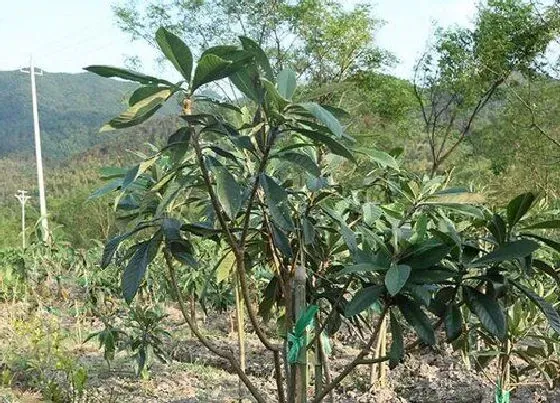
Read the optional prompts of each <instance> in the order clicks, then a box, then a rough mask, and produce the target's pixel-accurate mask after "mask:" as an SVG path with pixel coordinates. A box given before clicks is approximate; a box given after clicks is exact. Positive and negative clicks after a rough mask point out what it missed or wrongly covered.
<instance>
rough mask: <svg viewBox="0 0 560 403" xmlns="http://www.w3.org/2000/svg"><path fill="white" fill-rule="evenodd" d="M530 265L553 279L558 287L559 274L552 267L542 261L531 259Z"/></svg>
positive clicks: (559, 281) (559, 283) (559, 284)
mask: <svg viewBox="0 0 560 403" xmlns="http://www.w3.org/2000/svg"><path fill="white" fill-rule="evenodd" d="M532 265H533V267H534V268H536V269H537V270H540V271H542V272H543V273H545V274H547V275H549V276H550V277H552V278H553V279H554V281H556V284H558V286H559V287H560V273H558V271H557V270H556V269H555V268H554V267H552V266H551V265H549V264H548V263H546V262H544V261H542V260H538V259H533V260H532Z"/></svg>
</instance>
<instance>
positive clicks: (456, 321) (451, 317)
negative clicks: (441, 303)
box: [444, 303, 463, 343]
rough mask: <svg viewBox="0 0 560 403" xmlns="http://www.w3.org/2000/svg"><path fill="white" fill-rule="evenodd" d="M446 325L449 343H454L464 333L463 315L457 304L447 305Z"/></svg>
mask: <svg viewBox="0 0 560 403" xmlns="http://www.w3.org/2000/svg"><path fill="white" fill-rule="evenodd" d="M444 324H445V335H446V336H447V342H448V343H452V342H453V341H455V340H456V339H457V338H458V337H459V336H460V335H461V333H462V332H463V314H462V313H461V309H460V308H459V306H458V305H457V304H455V303H452V304H449V305H447V307H446V309H445V317H444Z"/></svg>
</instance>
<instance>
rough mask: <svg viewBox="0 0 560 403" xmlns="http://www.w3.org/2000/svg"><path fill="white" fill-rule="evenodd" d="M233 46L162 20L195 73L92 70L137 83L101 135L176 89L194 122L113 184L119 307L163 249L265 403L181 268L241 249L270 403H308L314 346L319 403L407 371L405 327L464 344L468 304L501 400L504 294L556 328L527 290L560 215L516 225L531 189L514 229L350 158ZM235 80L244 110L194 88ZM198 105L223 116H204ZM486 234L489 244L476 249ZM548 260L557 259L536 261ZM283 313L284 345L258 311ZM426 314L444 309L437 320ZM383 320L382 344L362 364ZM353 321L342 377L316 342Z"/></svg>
mask: <svg viewBox="0 0 560 403" xmlns="http://www.w3.org/2000/svg"><path fill="white" fill-rule="evenodd" d="M240 41H241V47H239V46H237V47H233V46H216V47H212V48H209V49H208V50H206V51H205V52H204V53H203V54H202V55H201V57H200V58H199V60H198V63H196V66H194V63H193V58H192V54H191V51H190V49H189V48H188V47H187V46H186V45H185V44H184V43H183V42H182V41H181V40H180V39H179V38H178V37H177V36H176V35H174V34H172V33H171V32H169V31H167V30H166V29H165V28H160V29H158V31H157V33H156V42H157V43H158V45H159V46H160V48H161V50H162V52H163V53H164V55H165V56H166V58H167V59H168V60H169V61H170V62H171V63H172V64H173V65H174V67H175V68H176V69H177V71H178V72H179V73H180V74H181V75H182V76H183V77H184V81H183V82H180V83H172V82H170V81H168V80H165V79H160V78H156V77H151V76H146V75H143V74H140V73H136V72H131V71H128V70H123V69H118V68H114V67H109V66H90V67H89V68H87V70H89V71H92V72H95V73H97V74H99V75H101V76H104V77H118V78H121V79H126V80H131V81H135V82H138V83H141V84H143V86H142V87H140V88H139V89H137V90H136V91H135V92H134V94H133V95H132V96H131V98H130V100H129V105H130V107H129V109H127V110H126V111H125V112H123V113H122V114H121V115H120V116H118V117H117V118H115V119H113V120H111V121H110V122H109V123H108V125H107V127H106V128H108V129H118V128H123V127H131V126H135V125H138V124H140V123H142V122H144V121H145V120H147V119H148V118H150V117H151V116H153V114H154V113H155V112H156V111H157V110H158V109H159V108H160V107H161V106H162V104H163V103H164V102H165V101H166V100H168V99H169V98H170V97H171V96H172V95H173V94H175V93H179V94H182V95H183V96H184V97H185V102H183V110H182V115H181V119H182V121H183V124H182V125H181V127H180V128H178V130H177V131H176V132H175V133H174V134H172V135H171V136H170V137H169V139H168V142H167V145H166V146H165V147H163V148H161V149H158V150H154V154H153V155H150V156H146V158H145V159H143V161H142V162H140V163H139V164H137V165H135V166H133V167H132V168H131V169H129V170H128V171H127V172H126V174H124V175H115V177H114V179H113V181H112V182H110V184H109V185H107V186H106V187H105V190H106V191H116V194H117V196H116V202H115V205H116V207H117V209H118V210H119V211H121V212H122V214H123V218H124V219H125V222H126V223H127V224H128V225H127V229H126V231H125V232H123V233H122V234H120V235H118V236H117V237H115V238H113V239H111V240H109V242H107V245H106V247H105V251H104V253H103V257H102V262H101V266H102V267H106V266H107V265H108V264H109V262H110V261H111V260H112V259H113V257H114V256H115V253H116V251H117V249H118V248H119V247H127V250H126V252H125V253H124V254H122V255H123V259H122V261H121V263H123V268H124V270H123V275H122V281H121V283H122V289H123V294H124V297H125V300H126V301H127V302H128V303H130V302H132V301H133V300H134V298H135V296H136V294H137V292H138V289H139V287H140V286H141V284H142V283H143V281H144V277H145V275H146V272H147V270H148V268H149V265H150V263H151V262H152V261H153V260H154V258H155V257H156V255H158V254H159V253H162V254H163V256H164V260H165V263H166V275H167V279H168V282H169V284H170V285H171V289H172V290H173V294H174V298H175V299H176V300H177V302H178V303H179V306H180V308H181V312H182V314H183V317H184V319H185V321H186V322H187V324H188V326H189V327H190V329H191V331H192V333H193V335H194V336H195V337H196V338H197V339H198V340H199V341H200V342H201V343H202V344H203V345H204V346H205V347H206V348H207V349H208V350H209V351H211V352H212V353H214V354H216V355H217V356H219V357H221V358H223V359H224V360H226V361H227V362H228V363H229V365H230V367H231V368H232V369H233V371H235V373H236V374H237V375H238V377H239V379H240V380H241V381H242V382H243V384H244V385H245V386H246V387H247V389H248V390H249V391H250V393H251V395H252V396H253V397H254V398H255V399H256V400H257V401H258V402H265V401H267V398H266V397H265V396H264V394H263V393H262V391H261V390H259V388H258V387H257V386H256V385H255V384H254V382H252V381H251V379H250V378H249V376H248V375H247V372H246V371H245V368H244V366H243V358H242V357H239V358H238V357H236V356H235V355H234V354H233V353H232V352H231V351H230V350H229V349H226V348H221V347H219V346H218V345H217V344H215V343H214V342H213V341H212V340H210V339H209V338H208V337H206V336H205V333H204V332H202V331H201V329H200V325H199V323H198V322H197V321H196V315H195V309H196V306H195V304H194V303H193V301H191V305H190V306H189V305H188V303H187V302H186V301H185V299H184V297H183V288H182V287H181V284H179V282H178V276H177V267H178V265H182V266H183V267H188V268H189V269H190V270H198V269H199V266H200V264H201V262H200V256H201V254H200V253H199V249H201V247H202V246H203V245H205V244H206V243H207V242H214V243H215V244H216V250H217V251H221V252H220V253H221V254H222V255H223V256H222V257H223V259H225V258H226V256H228V255H230V254H231V255H232V257H233V259H232V261H231V266H232V267H233V269H232V276H233V277H234V278H235V280H236V282H237V284H238V287H239V297H240V298H239V299H240V300H241V303H240V305H241V304H242V305H243V307H244V309H245V310H246V312H247V316H248V320H249V323H250V324H251V328H252V330H253V332H254V333H255V335H256V337H257V338H258V340H259V341H260V342H261V344H262V345H263V346H264V348H265V349H266V350H267V351H268V352H269V354H270V355H271V356H272V362H273V366H274V378H275V381H276V392H277V396H276V397H277V401H279V402H282V403H283V402H286V401H288V402H296V403H303V402H305V401H306V399H307V394H308V393H307V392H308V390H307V389H308V388H307V386H308V384H307V362H306V356H307V354H306V351H307V350H308V349H311V348H314V349H315V356H316V357H319V358H318V362H317V363H316V367H317V368H318V369H317V372H316V379H317V381H316V383H315V395H314V397H313V399H312V400H311V401H312V402H313V403H318V402H320V401H322V400H323V399H324V398H325V397H326V396H327V395H328V394H329V393H330V392H331V391H334V390H335V389H336V388H337V386H338V385H340V383H341V382H342V380H344V379H345V378H346V377H347V376H348V375H349V374H350V373H351V372H352V371H353V370H354V369H355V368H356V367H357V366H359V365H364V364H374V363H379V362H385V361H388V362H389V367H390V368H394V367H395V366H396V365H398V364H399V362H400V361H402V360H403V359H404V356H405V352H406V349H407V347H406V346H405V344H404V333H403V332H404V330H403V329H404V326H403V324H404V323H405V322H406V323H407V324H408V325H410V326H411V327H412V328H414V330H415V332H416V334H417V335H418V337H419V340H420V341H421V342H423V343H425V344H429V345H433V344H435V343H436V332H435V330H434V328H435V327H437V326H440V325H441V324H444V325H445V329H446V335H447V340H448V341H449V342H451V341H455V340H457V339H458V338H459V337H460V336H461V335H462V333H463V330H464V327H465V322H464V318H463V313H462V310H461V307H462V306H463V305H465V306H466V307H467V308H468V310H469V312H471V313H472V314H473V316H474V317H476V318H478V321H479V322H480V323H479V324H478V323H477V324H476V325H475V326H469V329H470V330H471V331H478V329H480V328H483V329H484V330H483V334H484V335H485V336H487V337H488V338H489V339H490V340H491V341H492V343H495V344H496V345H497V346H498V347H499V348H500V354H499V355H500V357H501V364H500V370H501V375H500V378H499V382H498V386H499V391H500V393H502V391H505V392H508V391H509V388H508V385H507V380H509V376H508V372H507V368H508V365H509V357H510V355H511V354H512V349H511V343H510V341H511V340H510V338H509V333H508V326H507V320H506V317H505V312H506V309H508V308H509V306H510V303H511V301H515V300H519V299H521V298H523V299H525V300H527V301H529V302H530V303H531V304H532V305H535V306H536V307H537V308H538V310H539V311H540V312H541V313H542V314H543V315H544V316H545V317H546V318H547V319H548V321H549V323H550V326H551V327H552V328H553V329H554V330H555V331H556V332H560V316H559V315H558V312H557V311H556V310H555V308H554V306H553V305H552V303H551V302H549V301H547V300H544V299H543V298H542V297H541V296H540V295H538V294H537V293H535V292H534V291H532V289H531V285H532V281H533V278H531V274H530V273H529V270H528V269H527V268H528V267H532V262H533V256H534V255H536V254H537V253H540V251H541V250H542V249H546V248H552V249H555V248H559V246H558V245H557V242H554V241H552V240H550V239H548V238H545V237H543V236H541V235H542V234H539V233H538V232H537V233H535V232H534V231H539V230H541V229H545V230H548V229H551V228H556V227H558V226H560V223H558V222H557V220H552V221H545V222H540V223H537V224H534V225H532V226H526V225H525V223H523V222H522V220H523V218H524V217H525V216H526V214H527V212H528V211H529V209H530V208H531V206H532V205H533V202H534V201H535V196H534V195H532V194H522V195H520V196H518V197H517V198H515V199H514V200H512V201H511V202H510V203H509V204H508V207H507V216H506V219H507V221H506V220H504V218H502V216H501V215H498V214H494V215H492V214H491V213H490V212H487V211H485V210H481V209H479V208H477V207H475V206H474V205H473V204H478V203H480V202H481V200H480V198H479V196H477V195H476V194H472V193H469V192H466V191H464V190H461V189H446V185H447V182H448V181H447V180H446V178H443V177H434V178H432V179H429V178H427V177H424V178H419V177H418V176H416V175H413V174H410V173H408V172H406V171H404V170H402V169H401V168H400V167H399V165H398V163H397V161H396V160H395V159H394V158H393V157H392V156H390V155H389V154H386V153H384V152H381V151H379V150H376V149H369V150H359V151H358V150H357V151H356V152H352V151H351V150H350V149H349V148H348V147H347V145H346V143H345V140H344V138H345V137H347V135H345V133H344V131H343V128H342V126H341V125H340V123H339V121H338V120H337V119H336V118H335V117H334V116H333V114H332V113H331V112H330V111H329V110H328V109H326V108H324V107H323V106H321V105H319V104H317V103H313V102H298V101H297V99H295V98H294V95H295V93H296V74H295V73H294V72H293V71H291V70H282V71H281V72H279V73H278V74H277V75H276V76H275V75H274V74H271V72H270V66H269V62H268V59H267V57H266V55H265V54H264V51H263V50H262V49H260V48H259V47H258V45H257V44H256V43H255V42H254V41H252V40H250V39H249V38H246V37H241V38H240ZM225 78H229V80H231V82H232V83H234V84H235V85H236V86H237V88H238V90H239V91H240V92H242V93H244V94H245V96H246V97H247V98H246V99H245V100H244V103H243V105H240V104H233V103H223V102H217V101H215V100H213V99H210V98H207V97H204V96H201V95H199V93H200V91H199V90H200V89H201V88H202V87H203V86H204V85H205V84H209V83H211V82H213V81H216V80H220V79H225ZM201 103H208V104H210V105H213V106H214V107H216V108H217V109H216V110H215V111H214V112H213V113H203V112H201V111H200V110H199V109H198V105H199V104H201ZM358 155H360V156H361V161H360V162H361V163H363V164H369V165H370V166H371V170H370V172H369V174H367V175H366V176H365V178H364V182H363V184H360V183H352V182H348V183H346V182H339V181H338V179H339V178H340V176H339V173H340V171H341V170H342V167H343V166H344V164H348V163H351V162H355V161H356V159H357V158H358ZM455 218H456V219H457V220H456V222H455V221H454V220H453V219H455ZM519 228H524V231H527V232H520V231H519ZM488 234H492V237H490V236H489V235H488ZM480 239H483V240H485V242H487V243H489V244H490V245H489V246H488V247H484V248H481V247H480V246H479V243H478V241H479V240H480ZM539 242H542V244H543V245H546V246H543V245H541V243H539ZM121 245H122V246H121ZM222 257H221V258H220V260H222ZM541 267H546V266H542V265H535V268H536V269H540V268H541ZM257 268H258V269H261V270H262V271H264V272H266V273H267V274H268V278H269V279H270V280H269V282H268V284H267V286H266V287H265V289H264V290H259V289H258V286H257V282H256V279H255V276H254V274H253V273H254V271H256V269H257ZM158 269H161V268H158ZM543 270H544V273H545V274H547V275H552V276H554V274H556V275H557V273H554V274H552V272H550V270H549V269H543ZM553 271H554V270H553ZM255 300H257V301H258V311H257V309H256V307H255V305H254V301H255ZM372 306H376V307H377V308H378V310H379V314H378V318H377V322H376V323H375V324H374V325H373V326H371V320H368V321H367V322H366V320H365V319H364V317H365V316H364V315H365V314H364V312H366V311H367V310H368V309H371V307H372ZM274 309H276V318H277V320H278V324H279V325H281V326H279V327H280V329H283V330H281V332H282V339H283V340H278V339H277V338H275V337H273V336H271V334H270V332H268V331H267V327H266V320H265V319H266V318H270V316H271V313H272V312H273V310H274ZM425 310H430V311H432V312H433V313H434V314H435V315H437V316H438V317H439V318H440V319H438V320H437V322H436V323H432V320H431V319H430V317H429V316H428V315H427V314H426V312H425ZM259 314H260V315H259ZM261 318H262V319H261ZM386 318H388V319H387V320H388V321H389V323H390V325H389V328H390V333H391V345H390V348H389V351H388V353H387V355H384V356H378V357H376V358H368V357H369V356H371V355H372V354H373V353H374V352H373V347H374V344H375V342H376V341H377V340H378V339H379V338H380V335H383V331H382V329H383V328H384V325H383V324H384V323H387V322H386ZM343 321H345V322H346V323H347V324H349V325H350V326H352V327H359V328H360V329H361V330H362V332H363V334H364V335H365V338H364V341H363V343H362V345H361V346H360V348H359V351H358V352H357V353H356V354H355V356H353V357H352V358H351V359H350V360H349V361H348V362H346V363H345V364H344V365H343V367H342V368H341V369H340V371H338V372H337V374H336V376H333V377H331V376H330V373H329V371H327V370H326V368H328V366H327V365H326V355H327V354H326V353H325V349H324V347H323V346H324V345H325V344H326V343H330V339H329V337H328V336H329V335H333V334H334V333H336V332H337V331H339V329H340V327H341V324H342V322H343ZM313 322H314V324H315V326H314V327H312V326H311V324H312V323H313ZM365 323H367V325H365ZM310 328H313V329H314V333H313V334H312V335H311V334H310ZM309 336H311V337H309ZM241 342H242V341H241ZM415 344H416V343H414V345H415ZM322 369H325V372H323V371H322ZM321 374H324V376H322V375H321ZM323 377H324V379H325V381H326V382H325V383H323Z"/></svg>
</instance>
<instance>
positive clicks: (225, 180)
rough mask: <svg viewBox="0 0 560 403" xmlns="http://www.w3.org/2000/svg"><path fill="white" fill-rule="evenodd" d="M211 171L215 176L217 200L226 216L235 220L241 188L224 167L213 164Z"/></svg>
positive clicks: (241, 193) (239, 205) (240, 200)
mask: <svg viewBox="0 0 560 403" xmlns="http://www.w3.org/2000/svg"><path fill="white" fill-rule="evenodd" d="M212 173H213V174H214V177H215V178H216V195H217V196H218V200H219V201H220V204H221V205H222V208H223V209H224V211H225V212H226V214H227V215H228V217H229V218H230V219H231V220H235V217H236V216H237V213H238V212H239V209H240V208H241V202H242V201H243V190H242V188H241V186H239V184H238V183H237V181H236V180H235V177H234V176H233V175H232V174H231V173H230V172H229V171H228V169H227V168H226V167H224V166H221V165H218V166H213V167H212Z"/></svg>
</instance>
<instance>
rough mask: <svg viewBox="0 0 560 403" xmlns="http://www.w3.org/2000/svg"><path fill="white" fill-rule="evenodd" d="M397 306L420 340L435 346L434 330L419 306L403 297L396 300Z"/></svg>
mask: <svg viewBox="0 0 560 403" xmlns="http://www.w3.org/2000/svg"><path fill="white" fill-rule="evenodd" d="M397 305H398V307H399V310H400V311H401V313H402V315H403V316H404V318H405V319H406V321H407V322H408V323H410V324H411V325H412V327H414V330H415V331H416V333H417V334H418V337H419V338H420V340H422V341H423V342H424V343H426V344H429V345H430V346H432V345H434V344H436V335H435V333H434V328H433V326H432V324H431V322H430V319H429V318H428V316H427V315H426V314H425V313H424V311H422V308H420V305H418V304H417V303H416V302H414V301H412V300H410V299H408V298H406V297H403V296H400V297H399V298H398V301H397Z"/></svg>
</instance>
